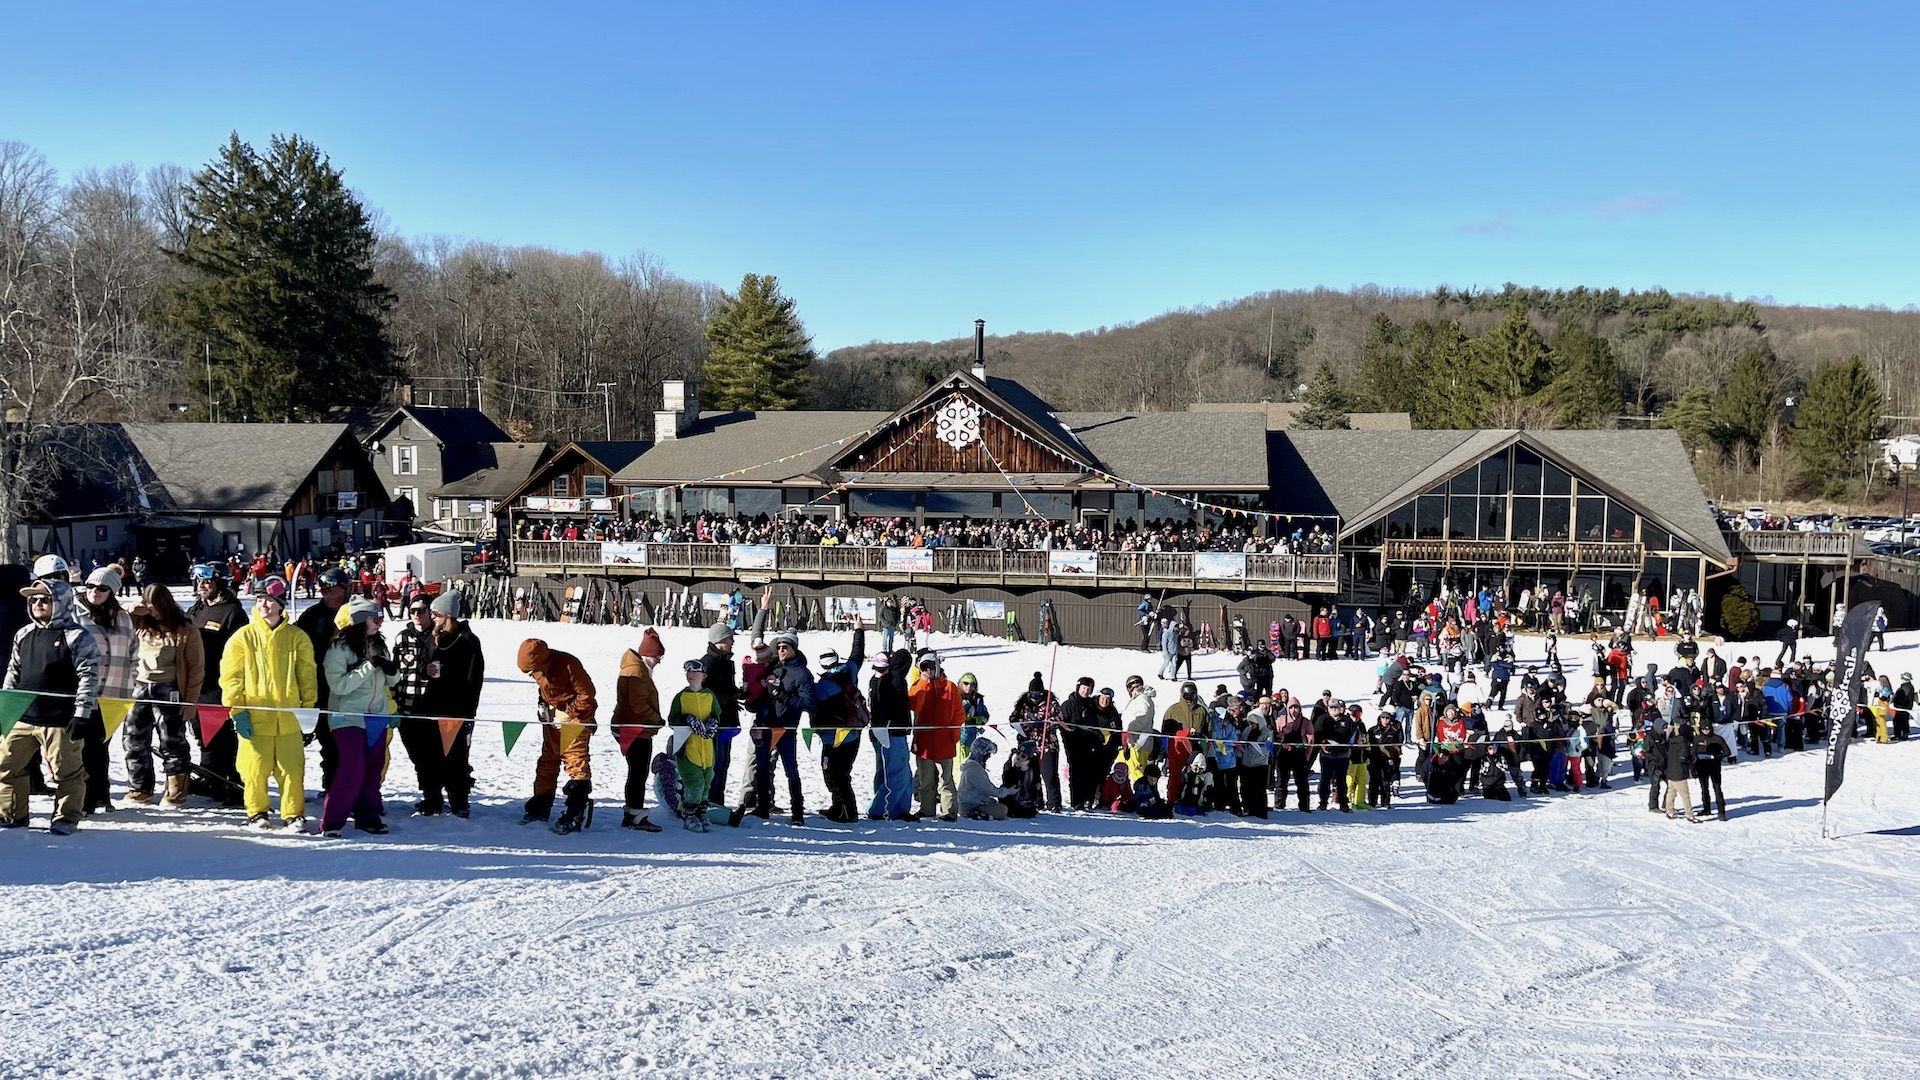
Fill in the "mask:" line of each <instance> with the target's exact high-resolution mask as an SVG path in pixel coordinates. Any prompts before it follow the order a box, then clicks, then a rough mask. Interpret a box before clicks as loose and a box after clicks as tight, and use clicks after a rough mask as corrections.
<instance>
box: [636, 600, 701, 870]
mask: <svg viewBox="0 0 1920 1080" xmlns="http://www.w3.org/2000/svg"><path fill="white" fill-rule="evenodd" d="M716 629H719V628H718V627H716ZM666 655H667V647H666V645H665V644H664V643H663V642H661V640H660V632H659V631H658V630H655V629H654V628H653V627H651V626H649V627H647V629H646V631H645V632H644V633H642V634H641V635H640V644H639V645H637V646H635V647H633V648H631V649H628V650H627V651H626V652H624V653H621V654H620V677H619V681H618V682H616V683H615V684H614V697H613V734H614V737H615V738H616V739H617V740H619V742H620V746H621V750H620V755H621V756H622V757H624V758H626V760H627V787H626V796H627V805H626V810H625V812H624V813H623V814H621V816H620V827H621V828H623V829H635V830H638V831H640V832H659V831H660V826H658V825H655V824H654V823H653V822H651V821H649V820H648V819H647V782H648V780H649V779H650V778H651V777H652V775H653V774H652V768H653V737H654V736H655V735H658V734H659V733H660V728H661V727H662V726H663V725H664V723H665V720H664V718H663V717H662V716H661V715H660V689H659V687H657V686H656V685H655V684H654V681H653V672H654V669H655V668H657V667H659V666H660V661H661V659H662V658H663V657H665V656H666Z"/></svg>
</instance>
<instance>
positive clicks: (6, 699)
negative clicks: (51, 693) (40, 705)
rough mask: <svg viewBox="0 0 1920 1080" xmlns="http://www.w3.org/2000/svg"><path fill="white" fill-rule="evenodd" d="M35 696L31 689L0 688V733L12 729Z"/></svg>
mask: <svg viewBox="0 0 1920 1080" xmlns="http://www.w3.org/2000/svg"><path fill="white" fill-rule="evenodd" d="M37 696H39V695H37V694H35V693H34V692H33V691H31V690H0V735H5V734H6V733H7V732H9V731H12V730H13V725H15V724H17V723H19V722H20V718H21V717H23V716H25V715H27V709H28V707H29V706H31V705H32V704H33V699H34V698H35V697H37Z"/></svg>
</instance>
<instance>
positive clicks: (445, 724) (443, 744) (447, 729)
mask: <svg viewBox="0 0 1920 1080" xmlns="http://www.w3.org/2000/svg"><path fill="white" fill-rule="evenodd" d="M466 726H467V722H466V721H465V720H455V719H445V720H442V721H440V752H441V753H443V754H451V753H453V744H454V743H456V742H458V741H459V740H460V732H461V730H462V729H464V728H465V727H466Z"/></svg>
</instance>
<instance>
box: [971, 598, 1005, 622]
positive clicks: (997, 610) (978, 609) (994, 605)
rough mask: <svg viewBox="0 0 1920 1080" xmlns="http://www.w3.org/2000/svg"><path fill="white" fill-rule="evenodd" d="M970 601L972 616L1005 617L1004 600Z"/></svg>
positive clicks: (980, 617) (985, 617)
mask: <svg viewBox="0 0 1920 1080" xmlns="http://www.w3.org/2000/svg"><path fill="white" fill-rule="evenodd" d="M970 603H972V605H973V617H974V618H976V619H994V620H1001V619H1005V618H1006V617H1007V602H1006V601H1005V600H974V601H970Z"/></svg>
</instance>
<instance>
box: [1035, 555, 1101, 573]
mask: <svg viewBox="0 0 1920 1080" xmlns="http://www.w3.org/2000/svg"><path fill="white" fill-rule="evenodd" d="M1099 572H1100V553H1099V552H1097V551H1049V552H1047V573H1048V574H1049V575H1050V576H1052V577H1093V576H1095V575H1096V574H1098V573H1099Z"/></svg>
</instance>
